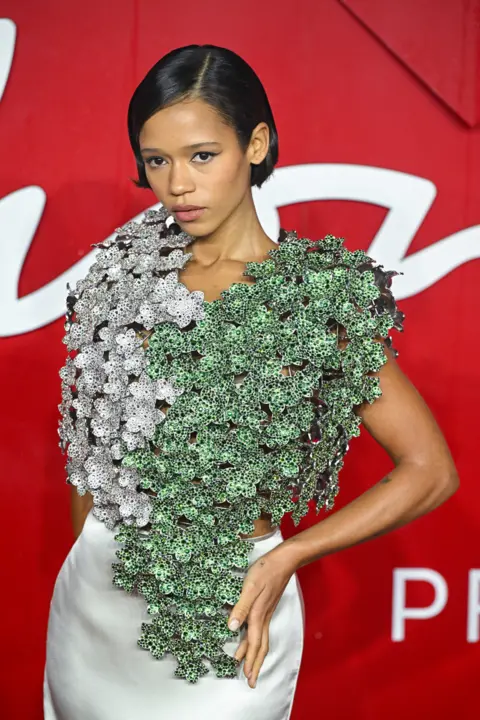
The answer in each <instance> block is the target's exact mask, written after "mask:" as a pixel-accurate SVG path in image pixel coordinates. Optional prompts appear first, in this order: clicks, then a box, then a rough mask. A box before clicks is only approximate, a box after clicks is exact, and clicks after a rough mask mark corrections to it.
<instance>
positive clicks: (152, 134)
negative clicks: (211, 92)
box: [139, 100, 235, 149]
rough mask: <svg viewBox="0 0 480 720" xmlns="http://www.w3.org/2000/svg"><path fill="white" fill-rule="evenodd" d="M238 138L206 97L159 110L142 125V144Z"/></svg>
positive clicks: (178, 144)
mask: <svg viewBox="0 0 480 720" xmlns="http://www.w3.org/2000/svg"><path fill="white" fill-rule="evenodd" d="M234 138H235V133H234V131H233V129H232V128H231V127H229V126H228V125H226V124H225V122H223V121H222V118H221V117H220V115H219V113H218V112H217V111H216V110H215V108H212V107H211V106H210V105H207V103H205V102H203V101H202V100H185V101H182V102H179V103H175V105H171V106H170V107H166V108H163V110H159V111H158V112H157V113H155V115H152V117H150V118H149V119H148V120H147V121H146V122H145V124H144V125H143V127H142V130H141V132H140V136H139V140H140V147H141V148H142V147H161V148H165V149H166V148H175V147H178V148H180V147H184V146H185V145H190V144H193V143H195V142H206V141H216V142H222V141H224V142H228V141H231V140H232V139H234Z"/></svg>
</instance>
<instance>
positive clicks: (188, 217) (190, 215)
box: [173, 205, 205, 222]
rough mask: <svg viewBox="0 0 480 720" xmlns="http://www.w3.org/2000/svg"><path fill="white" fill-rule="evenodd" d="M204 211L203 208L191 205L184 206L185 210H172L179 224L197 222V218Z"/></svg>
mask: <svg viewBox="0 0 480 720" xmlns="http://www.w3.org/2000/svg"><path fill="white" fill-rule="evenodd" d="M204 211H205V208H199V207H195V206H193V205H185V208H182V209H179V210H175V208H174V209H173V212H174V213H175V217H176V219H177V220H180V221H181V222H191V221H192V220H198V218H199V217H200V216H201V215H202V214H203V212H204Z"/></svg>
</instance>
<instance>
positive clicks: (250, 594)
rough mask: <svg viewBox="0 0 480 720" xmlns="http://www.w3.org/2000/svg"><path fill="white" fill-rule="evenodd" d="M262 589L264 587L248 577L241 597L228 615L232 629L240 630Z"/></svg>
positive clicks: (229, 625)
mask: <svg viewBox="0 0 480 720" xmlns="http://www.w3.org/2000/svg"><path fill="white" fill-rule="evenodd" d="M262 591H263V588H261V587H259V586H258V585H257V584H256V583H255V582H254V581H252V580H248V579H246V580H245V581H244V583H243V588H242V592H241V594H240V597H239V598H238V601H237V603H236V605H234V607H233V610H232V612H231V613H230V615H229V617H228V627H229V628H230V630H238V628H239V627H240V625H243V623H244V622H245V620H246V619H247V617H248V613H249V612H250V609H251V607H252V605H253V603H254V602H255V600H256V599H257V597H258V596H259V595H260V594H261V593H262Z"/></svg>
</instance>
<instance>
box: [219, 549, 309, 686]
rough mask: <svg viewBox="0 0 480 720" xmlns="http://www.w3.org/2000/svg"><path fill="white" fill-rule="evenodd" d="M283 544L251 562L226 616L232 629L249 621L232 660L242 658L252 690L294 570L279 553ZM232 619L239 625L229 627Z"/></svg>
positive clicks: (290, 562) (288, 561)
mask: <svg viewBox="0 0 480 720" xmlns="http://www.w3.org/2000/svg"><path fill="white" fill-rule="evenodd" d="M283 544H284V543H282V544H281V545H278V546H277V547H275V548H274V549H273V550H271V551H270V552H267V553H265V554H264V555H262V557H260V558H258V560H256V561H255V562H254V563H252V565H251V566H250V568H249V569H248V572H247V574H246V576H245V579H244V581H243V588H242V592H241V595H240V597H239V599H238V602H237V603H236V605H234V607H233V608H232V611H231V613H230V615H229V620H228V626H229V627H230V629H231V630H236V629H237V628H238V627H240V625H242V624H243V623H244V622H245V620H247V621H248V627H247V632H246V635H245V637H244V638H243V640H242V641H241V643H240V645H239V646H238V648H237V651H236V653H235V656H234V657H235V658H236V659H237V660H239V661H241V660H242V659H243V658H244V657H245V663H244V667H243V672H244V674H245V675H246V677H247V678H249V679H248V684H249V685H250V687H252V688H254V687H255V685H256V683H257V677H258V673H259V672H260V668H261V666H262V664H263V661H264V660H265V657H266V655H267V653H268V648H269V635H268V629H269V625H270V620H271V617H272V615H273V612H274V610H275V608H276V607H277V604H278V601H279V600H280V598H281V597H282V594H283V591H284V590H285V587H286V586H287V584H288V581H289V580H290V578H291V576H292V575H293V573H294V572H295V570H296V567H295V565H294V564H293V563H292V560H291V559H290V560H289V559H288V558H287V554H286V553H284V552H282V549H281V548H282V545H283ZM234 618H236V619H237V620H238V625H237V626H235V627H231V621H232V620H233V619H234ZM249 673H251V674H250V676H249Z"/></svg>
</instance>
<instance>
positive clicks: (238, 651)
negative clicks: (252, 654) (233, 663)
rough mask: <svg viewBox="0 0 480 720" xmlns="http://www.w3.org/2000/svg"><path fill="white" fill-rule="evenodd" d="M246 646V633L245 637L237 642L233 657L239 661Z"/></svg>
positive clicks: (243, 655)
mask: <svg viewBox="0 0 480 720" xmlns="http://www.w3.org/2000/svg"><path fill="white" fill-rule="evenodd" d="M247 648H248V637H247V635H245V637H244V638H243V640H242V641H241V643H240V644H239V646H238V648H237V649H236V651H235V655H234V656H233V657H234V658H235V659H236V660H238V661H239V662H240V661H241V660H243V658H244V657H245V653H246V652H247Z"/></svg>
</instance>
